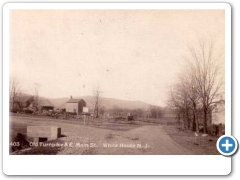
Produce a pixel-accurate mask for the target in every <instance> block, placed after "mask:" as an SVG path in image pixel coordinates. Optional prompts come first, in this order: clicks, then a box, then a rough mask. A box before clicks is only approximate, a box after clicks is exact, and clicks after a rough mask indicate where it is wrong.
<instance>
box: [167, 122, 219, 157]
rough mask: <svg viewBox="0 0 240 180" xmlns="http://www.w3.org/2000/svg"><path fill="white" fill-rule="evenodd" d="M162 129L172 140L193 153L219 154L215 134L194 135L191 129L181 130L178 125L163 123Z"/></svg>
mask: <svg viewBox="0 0 240 180" xmlns="http://www.w3.org/2000/svg"><path fill="white" fill-rule="evenodd" d="M164 130H165V132H166V133H167V134H168V135H169V136H170V137H171V138H172V140H173V141H175V142H176V143H178V144H179V145H180V146H182V147H184V148H185V149H187V150H189V151H190V152H192V154H194V155H220V153H219V152H218V150H217V148H216V142H217V140H218V137H217V136H211V135H208V136H207V137H203V136H201V134H199V136H195V134H194V132H192V131H191V130H183V129H181V128H179V126H178V125H169V126H167V125H165V126H164Z"/></svg>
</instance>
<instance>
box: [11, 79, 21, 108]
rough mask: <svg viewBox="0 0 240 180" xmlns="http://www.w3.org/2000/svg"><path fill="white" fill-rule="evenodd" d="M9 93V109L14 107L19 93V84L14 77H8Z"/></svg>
mask: <svg viewBox="0 0 240 180" xmlns="http://www.w3.org/2000/svg"><path fill="white" fill-rule="evenodd" d="M9 91H10V92H9V95H10V102H11V105H10V106H11V107H10V108H11V109H13V108H14V106H15V104H16V100H17V97H18V95H19V93H20V84H19V82H18V80H17V79H16V78H11V79H10V89H9Z"/></svg>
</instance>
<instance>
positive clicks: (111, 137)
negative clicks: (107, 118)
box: [11, 117, 191, 155]
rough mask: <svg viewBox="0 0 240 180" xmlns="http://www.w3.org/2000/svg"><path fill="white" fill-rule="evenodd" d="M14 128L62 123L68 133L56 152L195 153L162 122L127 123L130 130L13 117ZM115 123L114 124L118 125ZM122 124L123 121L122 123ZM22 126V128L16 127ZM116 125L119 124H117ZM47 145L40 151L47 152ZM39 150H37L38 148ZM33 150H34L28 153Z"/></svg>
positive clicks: (60, 140)
mask: <svg viewBox="0 0 240 180" xmlns="http://www.w3.org/2000/svg"><path fill="white" fill-rule="evenodd" d="M11 124H12V125H13V126H12V127H13V128H12V132H14V131H17V130H16V129H19V127H21V128H26V126H27V125H44V126H58V127H61V129H62V134H63V135H64V136H65V137H61V138H59V139H58V140H57V141H53V142H49V143H53V144H54V143H56V142H60V143H62V144H63V145H64V146H61V148H59V150H58V151H57V153H56V154H59V155H61V154H64V155H66V154H89V155H95V154H96V155H105V154H112V155H121V154H123V155H135V154H136V155H137V154H138V155H144V154H146V155H151V154H152V155H187V154H191V153H190V152H189V151H188V150H186V149H185V148H184V147H181V146H180V145H178V144H177V143H175V142H174V141H173V140H172V139H171V138H170V136H169V135H168V134H166V132H165V131H164V126H161V125H142V126H136V125H132V124H126V125H125V126H129V130H125V131H122V130H121V131H119V130H112V129H105V128H104V129H103V128H101V126H99V127H93V126H91V125H88V126H83V124H81V123H78V122H70V121H69V122H67V121H61V120H51V119H43V118H41V119H38V118H25V117H12V118H11ZM118 125H119V124H115V125H114V126H116V127H117V126H118ZM121 126H122V125H121ZM14 127H15V128H14ZM16 127H18V128H16ZM116 127H115V128H116ZM43 149H44V148H42V149H41V153H40V154H44V150H43ZM34 152H35V153H36V152H37V151H36V150H35V151H34ZM27 154H31V153H27Z"/></svg>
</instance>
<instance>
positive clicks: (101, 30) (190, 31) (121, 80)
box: [9, 8, 230, 155]
mask: <svg viewBox="0 0 240 180" xmlns="http://www.w3.org/2000/svg"><path fill="white" fill-rule="evenodd" d="M225 33H226V32H225V10H224V9H77V8H76V9H10V10H9V125H10V126H9V155H220V153H219V152H218V150H217V148H216V142H217V140H218V138H219V137H220V136H222V135H224V134H225V61H226V60H225V40H226V39H225V38H226V37H225ZM229 61H230V59H229Z"/></svg>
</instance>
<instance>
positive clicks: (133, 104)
mask: <svg viewBox="0 0 240 180" xmlns="http://www.w3.org/2000/svg"><path fill="white" fill-rule="evenodd" d="M74 98H76V99H84V100H85V101H86V103H87V106H88V107H89V108H90V109H93V104H94V103H93V97H92V96H82V97H74ZM49 100H50V101H51V103H52V104H53V105H54V106H55V108H63V107H65V104H66V102H67V101H68V100H69V98H57V99H49ZM102 106H104V107H105V108H106V109H112V108H114V107H118V108H123V109H124V108H126V109H143V110H147V109H149V107H150V106H151V105H150V104H147V103H145V102H142V101H128V100H120V99H114V98H102Z"/></svg>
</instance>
